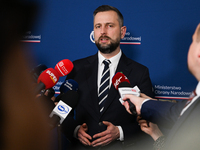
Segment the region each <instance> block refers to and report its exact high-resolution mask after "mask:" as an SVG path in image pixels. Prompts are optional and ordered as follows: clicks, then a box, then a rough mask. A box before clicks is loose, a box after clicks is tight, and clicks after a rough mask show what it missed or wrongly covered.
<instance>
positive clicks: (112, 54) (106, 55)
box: [100, 48, 120, 59]
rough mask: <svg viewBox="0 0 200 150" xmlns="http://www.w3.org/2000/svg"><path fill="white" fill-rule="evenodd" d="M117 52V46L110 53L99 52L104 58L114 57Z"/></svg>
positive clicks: (118, 49) (118, 50)
mask: <svg viewBox="0 0 200 150" xmlns="http://www.w3.org/2000/svg"><path fill="white" fill-rule="evenodd" d="M119 52H120V48H117V49H116V50H115V51H113V52H112V53H109V54H104V53H102V52H100V53H101V55H102V56H103V57H105V58H106V59H110V58H112V57H114V56H115V55H117V54H118V53H119Z"/></svg>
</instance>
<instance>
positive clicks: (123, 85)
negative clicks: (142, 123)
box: [118, 82, 137, 115]
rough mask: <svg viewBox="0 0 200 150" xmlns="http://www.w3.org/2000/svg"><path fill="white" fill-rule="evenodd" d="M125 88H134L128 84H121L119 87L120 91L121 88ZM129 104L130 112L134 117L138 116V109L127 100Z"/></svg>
mask: <svg viewBox="0 0 200 150" xmlns="http://www.w3.org/2000/svg"><path fill="white" fill-rule="evenodd" d="M123 87H129V88H132V86H131V84H129V83H128V82H121V83H120V84H119V86H118V89H119V88H123ZM126 101H127V102H128V104H129V110H130V112H131V113H132V114H133V115H137V112H136V108H135V105H134V104H133V103H132V102H131V101H130V100H129V99H127V100H126Z"/></svg>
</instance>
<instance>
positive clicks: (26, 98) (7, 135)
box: [0, 0, 50, 150]
mask: <svg viewBox="0 0 200 150" xmlns="http://www.w3.org/2000/svg"><path fill="white" fill-rule="evenodd" d="M37 7H38V6H37V4H31V3H29V2H28V3H25V2H24V1H19V0H1V1H0V19H1V23H0V39H1V40H0V57H1V59H0V60H1V63H0V68H1V74H0V76H1V87H0V91H1V94H0V97H1V98H0V99H1V101H0V107H1V108H0V118H1V125H0V135H1V136H0V149H3V150H11V149H15V150H48V149H50V148H49V137H48V136H49V129H48V128H47V122H46V119H45V116H44V115H43V111H44V108H43V107H42V106H40V105H38V104H37V102H36V100H35V95H34V94H33V93H32V91H31V89H32V88H31V85H32V84H31V82H32V79H31V77H30V75H29V68H28V61H27V60H28V58H26V57H27V56H26V55H25V52H26V50H27V49H24V46H22V44H23V43H21V42H20V40H21V39H22V36H23V35H24V34H25V32H26V31H28V30H29V29H30V27H31V26H32V24H33V21H34V15H35V13H36V10H37Z"/></svg>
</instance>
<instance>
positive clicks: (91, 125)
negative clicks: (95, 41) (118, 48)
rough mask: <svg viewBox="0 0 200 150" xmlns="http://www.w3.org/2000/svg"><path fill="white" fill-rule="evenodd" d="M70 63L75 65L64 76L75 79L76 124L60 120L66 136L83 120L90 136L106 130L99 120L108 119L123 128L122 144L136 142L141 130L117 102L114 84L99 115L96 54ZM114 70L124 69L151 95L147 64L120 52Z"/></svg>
mask: <svg viewBox="0 0 200 150" xmlns="http://www.w3.org/2000/svg"><path fill="white" fill-rule="evenodd" d="M73 64H74V68H73V70H72V72H71V73H70V74H69V75H68V76H67V78H66V79H74V80H75V81H77V82H78V84H79V90H78V93H79V96H80V98H79V102H78V105H77V107H76V109H75V120H76V123H71V126H70V127H69V121H67V120H68V119H66V121H65V122H64V123H63V127H62V128H63V131H64V132H65V133H66V135H67V137H68V138H69V135H70V134H72V133H71V132H72V131H74V128H75V127H76V126H77V125H81V124H83V123H86V124H87V126H88V134H89V135H91V136H93V135H94V134H97V133H99V132H102V131H104V130H105V129H106V126H105V125H101V124H100V122H102V121H108V122H111V123H112V124H113V125H115V126H121V127H122V130H123V133H124V142H123V143H124V144H127V145H128V144H130V143H134V144H135V143H136V142H137V141H138V140H139V139H140V135H143V133H142V131H141V130H140V127H139V126H138V123H137V121H136V117H134V116H133V115H130V114H129V113H127V111H126V109H125V107H124V106H123V105H122V104H121V103H120V101H119V98H120V95H119V93H118V91H117V90H116V89H115V88H114V86H113V85H111V87H110V90H109V94H108V98H107V100H106V102H105V106H104V110H103V113H102V114H101V113H100V111H99V105H98V94H97V91H98V89H97V73H98V53H97V54H95V55H93V56H89V57H87V58H83V59H79V60H76V61H74V62H73ZM116 72H123V74H124V75H125V76H127V78H128V79H129V81H130V83H131V85H132V86H135V85H137V86H138V87H139V89H140V90H141V92H142V93H145V94H146V95H149V96H153V92H152V83H151V80H150V77H149V71H148V68H147V67H145V66H143V65H141V64H139V63H137V62H135V61H133V60H131V59H129V58H127V57H126V56H125V55H124V54H123V53H122V56H121V58H120V60H119V63H118V67H117V69H116ZM67 126H68V127H67ZM68 129H70V131H69V130H68ZM128 141H129V142H128Z"/></svg>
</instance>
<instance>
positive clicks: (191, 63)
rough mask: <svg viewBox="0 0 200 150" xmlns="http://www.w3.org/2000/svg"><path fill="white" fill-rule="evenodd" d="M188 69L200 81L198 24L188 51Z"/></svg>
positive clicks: (199, 30) (199, 34)
mask: <svg viewBox="0 0 200 150" xmlns="http://www.w3.org/2000/svg"><path fill="white" fill-rule="evenodd" d="M188 69H189V71H190V72H191V73H192V74H193V75H194V76H195V78H196V79H197V80H198V81H200V24H198V26H197V28H196V30H195V32H194V34H193V36H192V43H191V45H190V48H189V51H188Z"/></svg>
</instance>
